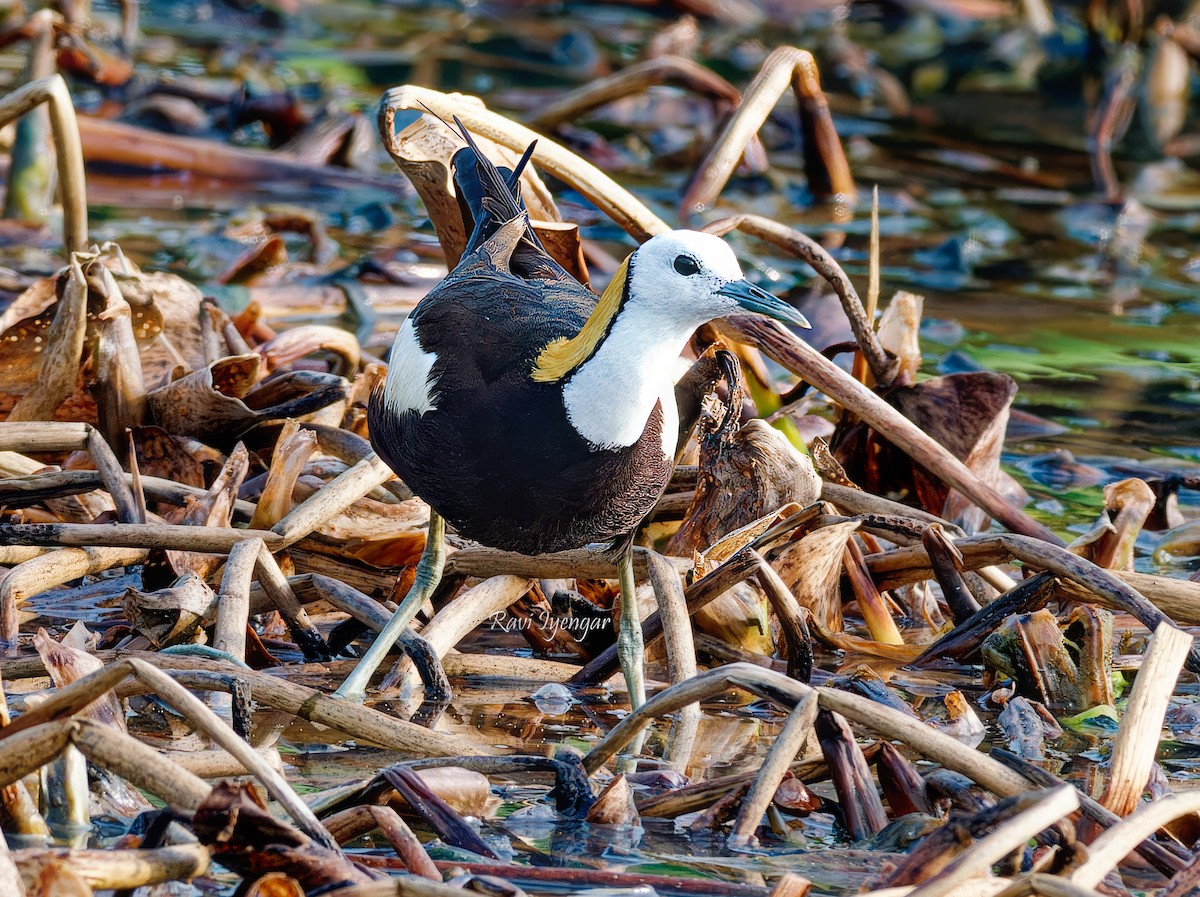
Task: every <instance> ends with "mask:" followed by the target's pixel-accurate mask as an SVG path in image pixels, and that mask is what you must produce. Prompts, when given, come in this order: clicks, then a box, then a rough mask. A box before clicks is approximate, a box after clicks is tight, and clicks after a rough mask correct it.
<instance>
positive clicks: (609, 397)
mask: <svg viewBox="0 0 1200 897" xmlns="http://www.w3.org/2000/svg"><path fill="white" fill-rule="evenodd" d="M701 323H703V322H702V321H696V322H690V321H679V320H671V319H670V318H669V317H668V316H667V315H666V314H664V313H663V311H662V310H661V309H652V308H651V309H648V308H645V307H643V306H641V305H640V304H639V303H634V302H631V303H627V304H626V305H625V306H623V307H622V309H621V311H620V313H619V314H618V315H617V317H616V320H614V321H613V323H612V327H611V328H610V330H609V332H608V334H607V335H606V336H605V338H604V339H603V340H602V341H601V342H600V344H599V345H598V346H597V347H596V349H595V351H594V352H593V353H592V355H591V357H590V358H588V360H587V361H585V362H584V363H583V364H582V365H580V366H579V367H578V368H577V369H576V370H575V371H574V372H572V373H571V375H570V377H569V378H568V379H567V380H566V382H565V384H564V386H563V405H564V407H565V408H566V411H567V417H568V419H569V420H570V422H571V425H572V426H573V427H574V428H575V430H576V432H578V433H579V435H581V436H582V437H583V438H584V439H586V440H587V441H588V442H589V443H591V444H592V445H593V446H595V447H597V448H604V449H612V448H623V447H626V446H631V445H633V444H634V443H635V442H637V441H638V440H639V439H640V438H641V437H642V433H643V432H644V431H645V429H646V424H647V422H648V421H649V419H650V415H651V413H652V412H653V410H654V404H655V402H660V401H661V402H662V409H663V452H664V453H665V454H666V455H667V456H668V457H674V454H675V441H676V429H677V428H678V413H677V411H676V408H675V386H674V378H673V377H672V373H673V369H674V366H675V363H676V361H677V359H678V358H679V353H680V352H681V351H683V347H684V346H685V345H686V344H687V341H688V338H689V337H690V336H691V335H692V331H694V330H695V329H696V327H698V326H699V325H700V324H701Z"/></svg>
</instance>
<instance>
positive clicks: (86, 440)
mask: <svg viewBox="0 0 1200 897" xmlns="http://www.w3.org/2000/svg"><path fill="white" fill-rule="evenodd" d="M86 290H87V287H86V285H85V286H84V292H85V299H84V302H85V307H84V313H85V316H86ZM55 320H57V318H56V319H55ZM74 386H75V382H74V380H72V381H71V388H74ZM55 407H57V405H56V406H55ZM51 410H53V409H51ZM0 447H3V449H5V450H9V451H20V452H77V451H86V452H87V453H88V454H89V455H91V458H92V463H94V464H95V465H96V473H97V474H98V475H99V477H100V481H101V483H103V485H104V488H105V489H106V490H108V493H109V495H111V496H112V499H113V503H114V504H115V505H116V507H117V517H118V519H119V520H120V521H121V522H122V523H132V522H135V521H138V520H140V518H141V516H142V510H141V507H140V506H139V505H138V503H137V502H136V501H135V500H134V497H133V490H132V488H130V485H129V480H128V476H129V475H128V474H126V473H125V472H124V471H123V470H122V469H121V464H120V462H119V461H117V456H116V455H114V454H113V450H112V447H111V446H110V445H109V444H108V443H107V442H105V441H104V437H103V436H102V435H101V433H100V431H99V430H97V429H96V428H95V427H93V426H92V425H91V424H86V423H75V422H68V421H35V420H13V419H12V418H11V417H10V418H9V420H7V421H4V422H0ZM51 525H52V524H51ZM67 544H71V543H67ZM86 544H95V545H104V544H112V543H105V542H94V543H86Z"/></svg>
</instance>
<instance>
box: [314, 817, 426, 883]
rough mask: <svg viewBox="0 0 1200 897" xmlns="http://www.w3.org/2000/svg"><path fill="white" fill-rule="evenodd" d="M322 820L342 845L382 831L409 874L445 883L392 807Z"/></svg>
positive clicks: (406, 824) (411, 832) (410, 830)
mask: <svg viewBox="0 0 1200 897" xmlns="http://www.w3.org/2000/svg"><path fill="white" fill-rule="evenodd" d="M323 821H324V823H325V827H326V828H327V829H329V831H330V834H332V835H333V836H334V838H336V839H337V842H338V843H339V844H345V843H346V842H347V841H352V840H354V839H356V838H361V837H362V836H363V835H365V834H367V833H368V832H371V831H374V830H375V829H379V831H380V832H381V833H382V834H383V836H384V837H385V838H387V840H388V843H389V844H391V845H392V849H393V850H395V851H396V855H397V856H398V857H400V859H401V860H402V861H403V862H404V865H405V866H406V867H407V868H408V871H409V873H410V874H412V875H419V876H420V877H421V878H427V879H429V880H430V881H439V882H440V881H441V880H442V875H441V873H440V872H438V868H437V866H435V865H434V864H433V860H431V859H429V854H427V853H426V852H425V848H424V847H423V846H422V844H421V842H420V841H419V840H417V836H416V835H415V834H413V831H412V829H410V828H409V827H408V823H406V822H405V821H404V820H403V819H402V818H401V817H400V815H399V814H398V813H397V812H396V811H395V810H393V809H392V808H391V807H378V806H357V807H350V808H349V809H346V810H342V811H341V812H339V813H334V814H333V815H332V816H326V817H325V819H324V820H323Z"/></svg>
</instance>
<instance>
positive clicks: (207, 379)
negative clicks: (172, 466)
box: [147, 353, 349, 445]
mask: <svg viewBox="0 0 1200 897" xmlns="http://www.w3.org/2000/svg"><path fill="white" fill-rule="evenodd" d="M261 362H262V359H261V357H260V356H259V355H257V354H254V353H251V354H248V355H231V356H229V357H228V358H222V359H219V360H217V361H214V362H212V363H211V364H209V365H207V366H205V367H203V368H201V369H200V370H198V371H193V372H192V373H190V374H188V375H186V376H184V377H180V378H179V379H178V380H175V381H173V382H171V383H168V384H167V385H165V386H162V387H159V388H158V389H156V390H154V391H153V392H151V393H150V394H149V395H148V396H147V400H148V402H149V405H150V412H151V414H153V415H154V419H155V421H157V422H158V424H159V425H160V426H161V427H163V429H165V430H167V431H169V432H171V433H175V434H180V435H185V436H196V437H197V438H199V439H202V440H204V441H206V442H211V443H212V444H214V445H228V444H229V443H231V442H232V441H233V440H235V439H237V438H238V437H239V436H241V435H242V434H243V433H245V432H246V431H247V430H249V429H250V428H251V427H253V426H254V425H255V424H258V423H262V422H264V421H269V420H276V419H278V418H282V417H294V416H297V415H301V414H307V413H309V412H311V411H315V410H317V409H318V408H322V407H324V406H325V405H329V404H331V403H333V402H336V401H339V400H341V399H343V398H345V395H346V391H347V390H348V388H349V384H347V383H346V381H345V380H342V378H340V377H332V378H331V377H330V376H329V375H325V376H323V377H322V376H311V375H312V374H313V373H314V372H311V371H297V372H293V373H291V374H285V375H283V376H281V377H275V378H273V379H272V380H269V381H266V382H264V383H263V384H261V386H260V385H259V384H258V373H259V366H260V364H261ZM300 375H308V376H300Z"/></svg>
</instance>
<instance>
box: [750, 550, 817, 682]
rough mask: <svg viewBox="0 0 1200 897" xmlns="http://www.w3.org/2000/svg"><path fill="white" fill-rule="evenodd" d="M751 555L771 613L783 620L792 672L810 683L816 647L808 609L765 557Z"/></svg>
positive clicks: (757, 554) (780, 623) (781, 623)
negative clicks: (809, 623) (810, 631)
mask: <svg viewBox="0 0 1200 897" xmlns="http://www.w3.org/2000/svg"><path fill="white" fill-rule="evenodd" d="M750 556H751V557H752V558H753V559H754V575H755V578H756V579H757V580H758V584H759V586H761V587H762V590H763V592H764V593H765V594H766V596H767V600H768V601H769V602H770V603H771V610H773V611H774V612H775V616H776V617H778V618H779V627H780V629H782V630H783V636H784V639H785V640H786V641H787V646H788V672H789V673H790V674H791V675H794V676H795V677H796V678H797V679H800V680H802V681H804V682H807V681H808V680H809V678H810V677H811V675H812V661H813V646H812V636H811V634H810V633H809V631H808V624H807V622H806V621H805V617H804V614H805V610H804V608H802V607H801V606H800V602H799V601H798V600H797V598H796V596H795V595H794V594H793V593H792V590H791V589H789V588H788V585H787V583H786V582H784V581H783V577H781V576H780V575H779V574H778V573H777V572H776V570H775V568H774V567H772V566H771V565H770V564H768V563H767V561H766V559H765V558H764V557H763V556H762V555H761V554H759V553H758V552H757V551H755V550H754V549H750Z"/></svg>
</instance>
